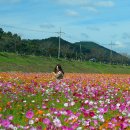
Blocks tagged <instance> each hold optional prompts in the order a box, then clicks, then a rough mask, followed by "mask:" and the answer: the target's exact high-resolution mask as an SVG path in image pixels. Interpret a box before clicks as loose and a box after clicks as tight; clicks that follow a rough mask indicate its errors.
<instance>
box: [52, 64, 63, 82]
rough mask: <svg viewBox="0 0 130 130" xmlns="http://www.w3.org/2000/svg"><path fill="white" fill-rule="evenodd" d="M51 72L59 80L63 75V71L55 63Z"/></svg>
mask: <svg viewBox="0 0 130 130" xmlns="http://www.w3.org/2000/svg"><path fill="white" fill-rule="evenodd" d="M53 74H54V75H55V78H56V79H58V80H60V79H63V77H64V71H63V69H62V67H61V65H60V64H57V65H56V66H55V68H54V71H53Z"/></svg>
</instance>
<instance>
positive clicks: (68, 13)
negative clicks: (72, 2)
mask: <svg viewBox="0 0 130 130" xmlns="http://www.w3.org/2000/svg"><path fill="white" fill-rule="evenodd" d="M66 14H67V15H68V16H78V15H79V13H78V12H76V11H74V10H66Z"/></svg>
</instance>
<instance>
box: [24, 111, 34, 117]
mask: <svg viewBox="0 0 130 130" xmlns="http://www.w3.org/2000/svg"><path fill="white" fill-rule="evenodd" d="M33 116H34V113H33V111H31V110H29V111H27V112H26V118H28V119H31V118H32V117H33Z"/></svg>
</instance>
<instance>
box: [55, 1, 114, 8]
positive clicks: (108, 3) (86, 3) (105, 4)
mask: <svg viewBox="0 0 130 130" xmlns="http://www.w3.org/2000/svg"><path fill="white" fill-rule="evenodd" d="M56 1H57V2H59V3H60V4H66V5H73V6H74V5H79V6H95V7H112V6H114V2H113V1H112V0H109V1H106V0H98V2H97V1H96V0H56Z"/></svg>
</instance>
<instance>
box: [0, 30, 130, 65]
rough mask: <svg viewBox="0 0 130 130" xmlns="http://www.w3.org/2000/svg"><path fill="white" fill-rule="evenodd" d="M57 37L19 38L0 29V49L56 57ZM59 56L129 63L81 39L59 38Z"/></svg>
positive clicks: (81, 59)
mask: <svg viewBox="0 0 130 130" xmlns="http://www.w3.org/2000/svg"><path fill="white" fill-rule="evenodd" d="M58 49H59V38H58V37H50V38H46V39H34V40H30V39H21V37H20V36H18V35H17V34H12V33H11V32H4V31H3V30H2V29H0V51H1V52H14V53H17V54H20V55H38V56H49V57H56V58H57V57H58ZM60 58H65V59H68V60H80V61H86V60H91V59H95V60H94V61H100V62H104V63H113V64H117V63H120V64H130V59H129V58H127V57H126V56H122V55H120V54H118V53H116V52H115V51H112V50H109V49H107V48H105V47H103V46H101V45H99V44H97V43H95V42H88V41H81V42H76V43H71V42H69V41H66V40H64V39H62V38H61V39H60Z"/></svg>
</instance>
